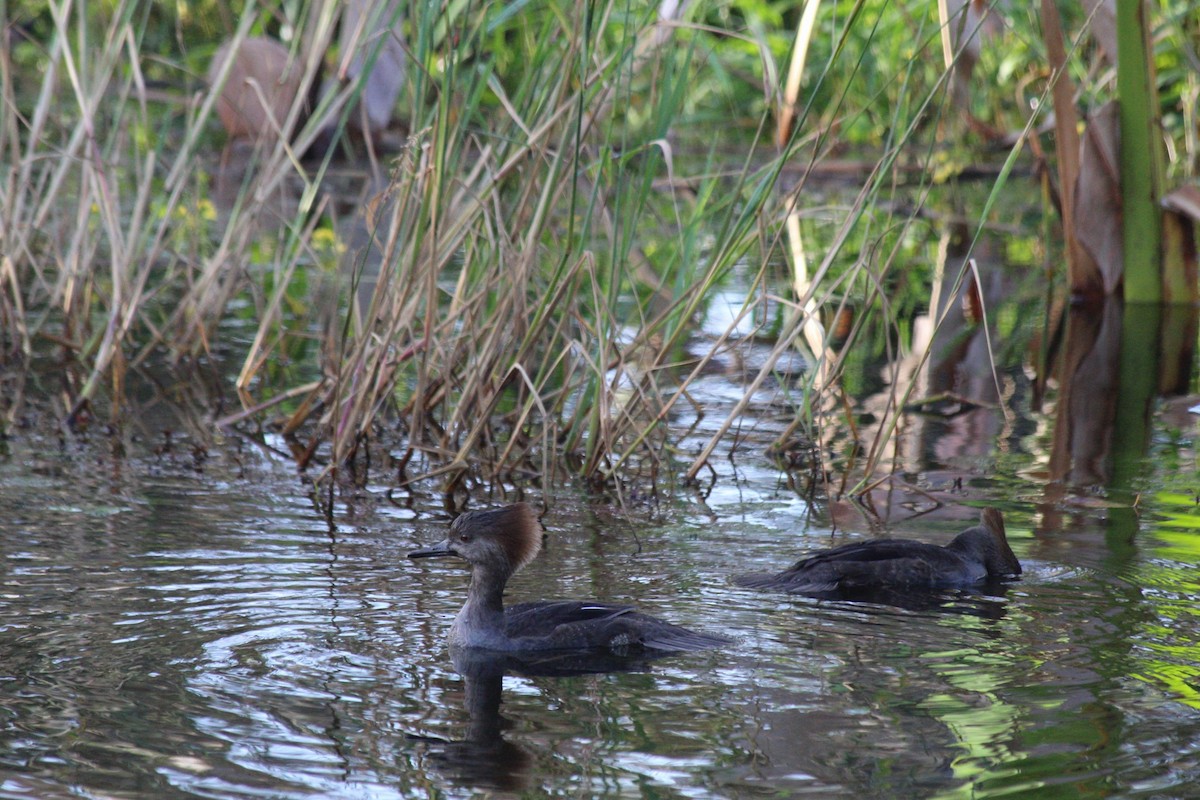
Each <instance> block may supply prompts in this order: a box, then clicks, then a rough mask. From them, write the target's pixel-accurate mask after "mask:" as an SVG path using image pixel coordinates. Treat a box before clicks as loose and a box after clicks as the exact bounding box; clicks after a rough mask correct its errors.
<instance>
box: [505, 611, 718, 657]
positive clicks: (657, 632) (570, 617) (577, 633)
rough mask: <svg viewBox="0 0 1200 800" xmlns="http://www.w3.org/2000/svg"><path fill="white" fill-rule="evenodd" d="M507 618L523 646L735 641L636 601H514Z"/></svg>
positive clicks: (703, 645) (662, 647)
mask: <svg viewBox="0 0 1200 800" xmlns="http://www.w3.org/2000/svg"><path fill="white" fill-rule="evenodd" d="M504 624H505V628H506V632H507V634H508V636H509V637H510V638H511V639H512V640H513V642H515V643H518V647H517V648H516V649H520V650H578V649H580V648H607V649H609V650H612V651H615V652H619V653H638V652H642V651H654V652H660V653H664V652H685V651H691V650H708V649H711V648H714V647H719V646H721V645H723V644H728V643H729V641H730V640H729V639H726V638H724V637H721V636H711V635H708V634H703V633H696V632H695V631H690V630H688V629H686V628H681V627H679V626H678V625H672V624H671V623H669V622H664V621H662V620H660V619H657V618H655V617H651V616H648V615H646V614H641V613H639V612H637V611H635V610H634V609H633V606H625V605H613V604H610V603H594V602H582V601H575V600H558V601H552V602H535V603H518V604H516V605H514V606H509V607H508V608H506V609H505V611H504Z"/></svg>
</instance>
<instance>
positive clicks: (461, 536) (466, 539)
mask: <svg viewBox="0 0 1200 800" xmlns="http://www.w3.org/2000/svg"><path fill="white" fill-rule="evenodd" d="M458 540H459V541H460V542H469V541H471V535H470V534H469V533H460V534H459V535H458Z"/></svg>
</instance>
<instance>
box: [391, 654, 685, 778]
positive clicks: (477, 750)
mask: <svg viewBox="0 0 1200 800" xmlns="http://www.w3.org/2000/svg"><path fill="white" fill-rule="evenodd" d="M664 655H665V654H664ZM660 657H661V656H660ZM652 660H656V659H653V658H648V657H645V656H629V655H621V654H618V653H613V652H585V653H580V652H564V653H540V654H539V653H531V654H527V655H523V656H522V655H505V654H500V653H496V652H491V651H481V650H476V649H472V648H463V649H456V650H455V651H454V652H453V663H454V669H455V671H456V672H458V674H459V675H460V676H462V679H463V693H462V694H463V707H464V708H465V710H466V712H467V716H468V719H469V724H468V725H467V731H466V735H465V736H464V738H462V739H460V740H457V741H452V740H445V739H440V738H437V737H430V736H414V737H413V738H414V739H415V740H418V741H422V742H425V743H426V747H427V750H428V755H427V757H428V758H429V759H430V762H431V764H432V766H433V768H434V769H436V770H437V771H438V772H439V773H440V774H441V775H443V776H444V777H446V778H447V779H449V780H451V781H453V782H454V783H457V784H462V785H464V786H474V787H481V788H490V789H497V790H501V791H521V790H524V789H528V788H529V787H530V786H531V785H533V783H534V776H533V774H532V770H533V766H534V757H533V756H532V754H530V752H529V751H528V750H527V749H525V748H523V747H521V746H520V745H517V744H514V743H512V742H509V741H508V740H506V739H505V738H504V730H506V729H507V728H510V727H512V723H511V722H509V721H508V720H506V719H504V717H502V716H501V714H500V704H501V700H502V695H503V686H504V676H505V675H506V674H517V675H524V676H528V677H555V678H562V677H569V676H580V675H595V674H602V673H610V672H639V671H644V670H647V669H649V668H650V663H651V661H652Z"/></svg>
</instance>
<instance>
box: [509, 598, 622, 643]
mask: <svg viewBox="0 0 1200 800" xmlns="http://www.w3.org/2000/svg"><path fill="white" fill-rule="evenodd" d="M631 613H633V606H623V605H616V604H613V603H598V602H597V603H593V602H585V601H579V600H553V601H542V602H535V603H517V604H516V605H512V606H508V607H507V608H505V609H504V624H505V627H506V628H507V629H508V634H509V636H522V635H528V634H529V633H530V632H531V631H537V632H538V633H539V634H541V633H545V632H548V631H551V630H553V629H554V628H557V627H558V626H560V625H570V624H571V623H574V622H588V623H593V624H595V623H597V622H602V621H604V620H611V619H614V618H616V617H620V616H622V615H623V614H631Z"/></svg>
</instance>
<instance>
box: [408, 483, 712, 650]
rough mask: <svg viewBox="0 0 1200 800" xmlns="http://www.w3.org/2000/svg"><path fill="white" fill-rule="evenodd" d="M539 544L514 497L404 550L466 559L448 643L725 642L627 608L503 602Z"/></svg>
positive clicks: (541, 646) (525, 646)
mask: <svg viewBox="0 0 1200 800" xmlns="http://www.w3.org/2000/svg"><path fill="white" fill-rule="evenodd" d="M541 548H542V532H541V526H540V525H539V524H538V520H537V517H536V516H535V515H534V512H533V509H532V508H530V506H529V505H527V504H526V503H514V504H512V505H508V506H504V507H502V508H497V509H491V510H484V511H470V512H467V513H465V514H462V515H461V516H459V517H458V518H456V519H455V520H454V522H453V523H451V525H450V534H449V535H448V536H447V537H446V539H445V540H444V541H443V542H441V543H440V544H438V545H437V546H435V547H433V548H430V549H428V550H416V551H414V552H411V553H409V554H408V557H409V558H435V557H440V556H457V557H458V558H461V559H463V560H465V561H466V562H467V563H468V564H470V565H471V585H470V588H469V589H468V590H467V602H466V603H465V604H464V605H463V607H462V610H461V611H459V612H458V616H457V617H455V618H454V624H453V625H451V626H450V635H449V641H450V646H451V647H452V648H477V649H480V650H490V651H497V652H501V653H526V652H528V653H536V652H549V651H584V650H603V651H606V652H617V653H631V654H637V653H645V652H651V653H672V652H685V651H690V650H706V649H709V648H713V647H719V646H720V645H723V644H727V643H728V642H729V640H728V639H725V638H723V637H719V636H710V635H707V634H703V633H696V632H694V631H690V630H688V629H686V628H681V627H679V626H678V625H672V624H670V623H669V622H664V621H663V620H660V619H657V618H655V617H651V616H649V615H647V614H642V613H639V612H638V611H635V610H634V608H633V606H625V605H612V604H609V603H599V602H582V601H577V600H558V601H539V602H532V603H518V604H516V605H512V606H508V607H507V608H506V607H505V606H504V587H505V585H506V584H507V583H508V579H509V578H511V577H512V576H513V574H514V573H516V572H517V571H518V570H520V569H521V568H522V567H523V566H525V565H526V564H528V563H529V562H530V561H532V560H533V559H534V557H535V556H537V554H538V552H539V551H540V550H541Z"/></svg>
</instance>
